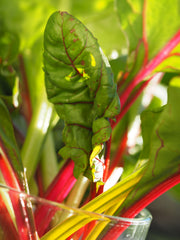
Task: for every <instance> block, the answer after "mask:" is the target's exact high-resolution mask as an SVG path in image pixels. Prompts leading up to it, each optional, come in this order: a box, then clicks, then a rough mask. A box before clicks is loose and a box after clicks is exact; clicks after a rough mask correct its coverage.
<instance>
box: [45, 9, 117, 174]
mask: <svg viewBox="0 0 180 240" xmlns="http://www.w3.org/2000/svg"><path fill="white" fill-rule="evenodd" d="M44 71H45V81H46V90H47V95H48V98H49V100H50V101H51V102H52V103H54V104H55V108H56V110H57V113H58V114H59V116H60V117H61V118H62V119H63V120H64V121H65V123H66V126H65V129H64V132H63V136H64V142H65V147H64V148H62V149H61V150H60V154H61V155H62V156H63V158H65V159H68V158H71V159H72V160H74V162H75V170H74V174H75V176H76V177H77V176H79V174H80V173H81V172H84V171H85V170H86V169H87V167H88V165H89V163H88V159H89V156H90V153H91V151H92V149H93V147H94V146H95V145H97V144H100V143H103V142H106V141H107V140H108V139H109V131H111V127H110V124H107V123H108V121H107V120H106V119H108V118H114V117H115V115H117V114H118V113H119V109H120V104H119V97H118V95H117V92H116V85H115V84H114V82H113V77H112V72H111V69H110V66H109V64H108V62H107V59H106V58H105V57H104V55H103V53H102V52H101V50H100V47H99V45H98V43H97V40H96V39H95V38H94V37H93V35H92V34H91V33H90V32H89V31H88V29H87V28H86V27H85V26H84V25H83V24H82V23H81V22H80V21H79V20H77V19H76V18H74V17H73V16H71V15H69V14H68V13H66V12H55V13H54V14H53V15H52V16H51V17H50V19H49V21H48V23H47V26H46V29H45V35H44Z"/></svg>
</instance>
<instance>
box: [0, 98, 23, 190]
mask: <svg viewBox="0 0 180 240" xmlns="http://www.w3.org/2000/svg"><path fill="white" fill-rule="evenodd" d="M0 113H1V114H0V153H1V154H2V156H5V157H6V158H7V160H8V161H9V163H10V165H11V166H12V170H14V173H15V175H16V176H17V179H19V180H20V183H21V184H22V185H21V186H23V183H24V179H23V176H24V174H23V172H24V170H23V166H22V162H21V157H20V152H19V149H18V146H17V144H16V140H15V137H14V130H13V127H12V123H11V119H10V115H9V112H8V110H7V108H6V106H5V104H4V103H3V101H2V100H1V99H0ZM7 174H8V173H7Z"/></svg>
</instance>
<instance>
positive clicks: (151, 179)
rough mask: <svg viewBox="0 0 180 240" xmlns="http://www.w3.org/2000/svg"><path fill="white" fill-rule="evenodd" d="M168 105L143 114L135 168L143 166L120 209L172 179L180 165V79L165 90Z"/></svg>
mask: <svg viewBox="0 0 180 240" xmlns="http://www.w3.org/2000/svg"><path fill="white" fill-rule="evenodd" d="M168 96H169V98H168V103H167V105H166V106H164V107H163V108H160V109H157V111H150V110H146V111H145V112H143V113H142V116H141V120H142V134H143V140H144V147H143V151H142V154H141V156H140V160H139V162H138V165H139V166H140V165H141V164H143V165H144V164H145V165H146V170H145V171H144V175H143V177H142V179H141V180H140V181H139V183H138V184H137V186H136V187H135V188H134V189H133V191H132V192H131V193H130V195H129V196H128V197H127V199H126V200H125V202H124V204H123V206H122V207H121V208H127V207H128V206H130V205H131V206H132V205H133V203H135V202H136V201H137V200H138V199H140V198H141V197H142V196H143V195H144V194H146V193H148V192H149V191H151V190H152V189H153V188H154V187H155V186H158V185H159V184H160V183H162V182H163V181H165V180H166V179H168V178H170V177H171V176H173V174H175V173H177V172H178V171H179V166H180V150H179V144H180V126H179V121H180V112H179V106H178V103H179V101H180V78H177V80H176V81H174V80H173V81H172V83H171V85H170V86H169V89H168Z"/></svg>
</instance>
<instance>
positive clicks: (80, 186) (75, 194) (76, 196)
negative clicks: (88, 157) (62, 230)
mask: <svg viewBox="0 0 180 240" xmlns="http://www.w3.org/2000/svg"><path fill="white" fill-rule="evenodd" d="M89 183H90V180H89V179H88V178H86V177H84V176H83V175H80V176H79V178H78V180H77V181H76V183H75V185H74V187H73V189H72V191H71V192H70V194H69V196H68V198H67V200H66V205H67V206H69V207H75V208H78V207H79V205H80V203H81V201H82V198H83V197H84V194H85V192H86V190H87V187H88V186H89ZM71 215H72V214H71V213H69V212H65V213H63V214H62V216H61V218H60V221H64V220H65V219H66V218H68V217H70V216H71Z"/></svg>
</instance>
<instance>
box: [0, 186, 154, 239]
mask: <svg viewBox="0 0 180 240" xmlns="http://www.w3.org/2000/svg"><path fill="white" fill-rule="evenodd" d="M151 219H152V218H151V215H150V213H149V212H148V211H147V210H145V209H144V210H143V211H142V212H141V213H140V214H139V215H138V216H137V217H136V218H134V219H127V218H121V217H111V216H106V215H103V214H97V213H93V212H87V211H83V210H82V209H76V208H70V207H68V206H66V205H64V204H60V203H56V202H52V201H48V200H45V199H43V198H39V197H35V196H31V195H28V194H25V193H22V192H18V191H16V190H14V189H11V188H8V187H5V186H3V185H0V239H1V240H39V239H41V240H66V239H67V240H95V239H97V240H125V239H126V240H144V239H145V238H146V235H147V232H148V229H149V226H150V223H151Z"/></svg>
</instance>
